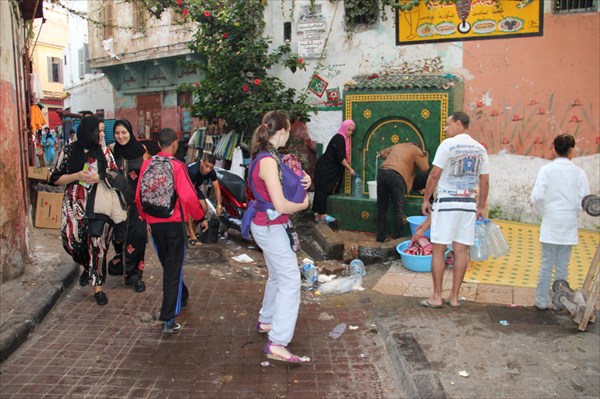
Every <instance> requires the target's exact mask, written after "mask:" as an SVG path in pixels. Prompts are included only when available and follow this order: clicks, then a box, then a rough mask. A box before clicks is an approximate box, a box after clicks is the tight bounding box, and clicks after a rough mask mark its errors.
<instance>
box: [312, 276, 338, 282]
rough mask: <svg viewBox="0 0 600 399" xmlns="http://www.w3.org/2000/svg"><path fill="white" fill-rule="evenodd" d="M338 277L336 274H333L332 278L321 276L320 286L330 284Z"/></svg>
mask: <svg viewBox="0 0 600 399" xmlns="http://www.w3.org/2000/svg"><path fill="white" fill-rule="evenodd" d="M336 277H337V276H336V275H335V274H332V275H330V276H326V275H324V274H319V277H318V278H317V281H318V282H319V284H324V283H328V282H330V281H331V280H333V279H334V278H336Z"/></svg>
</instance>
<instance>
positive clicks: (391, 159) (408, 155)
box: [380, 143, 429, 193]
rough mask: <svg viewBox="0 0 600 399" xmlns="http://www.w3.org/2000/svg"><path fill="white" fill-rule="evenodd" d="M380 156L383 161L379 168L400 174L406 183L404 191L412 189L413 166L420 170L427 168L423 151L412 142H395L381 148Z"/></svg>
mask: <svg viewBox="0 0 600 399" xmlns="http://www.w3.org/2000/svg"><path fill="white" fill-rule="evenodd" d="M380 154H381V158H383V159H385V161H384V162H383V163H382V164H381V166H380V169H391V170H394V171H396V172H398V173H400V175H401V176H402V178H403V179H404V182H405V183H406V192H407V193H408V192H410V190H412V186H413V181H414V180H415V168H417V169H419V170H420V171H421V172H426V171H428V170H429V162H428V161H427V157H426V156H425V154H423V151H421V149H420V148H419V147H417V146H416V145H414V144H413V143H401V144H396V145H393V146H391V147H388V148H386V149H383V150H381V152H380Z"/></svg>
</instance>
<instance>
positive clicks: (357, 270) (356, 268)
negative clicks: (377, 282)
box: [350, 259, 367, 276]
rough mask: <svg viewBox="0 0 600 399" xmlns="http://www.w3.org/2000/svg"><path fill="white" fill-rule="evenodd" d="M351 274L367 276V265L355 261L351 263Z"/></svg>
mask: <svg viewBox="0 0 600 399" xmlns="http://www.w3.org/2000/svg"><path fill="white" fill-rule="evenodd" d="M350 274H360V275H361V276H366V275H367V271H366V270H365V264H364V263H363V261H362V260H360V259H353V260H352V262H350Z"/></svg>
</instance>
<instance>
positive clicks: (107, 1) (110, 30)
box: [102, 0, 115, 39]
mask: <svg viewBox="0 0 600 399" xmlns="http://www.w3.org/2000/svg"><path fill="white" fill-rule="evenodd" d="M102 22H103V23H104V39H110V38H111V37H113V35H114V24H115V17H114V7H113V0H104V1H103V2H102Z"/></svg>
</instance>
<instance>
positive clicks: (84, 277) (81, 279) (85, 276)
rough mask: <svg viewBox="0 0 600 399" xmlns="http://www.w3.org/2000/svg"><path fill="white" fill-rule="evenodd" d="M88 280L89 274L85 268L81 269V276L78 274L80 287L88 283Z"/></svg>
mask: <svg viewBox="0 0 600 399" xmlns="http://www.w3.org/2000/svg"><path fill="white" fill-rule="evenodd" d="M89 282H90V274H89V273H88V272H87V270H85V269H84V270H83V272H82V273H81V276H79V285H80V286H82V287H85V286H86V285H88V284H89Z"/></svg>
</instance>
